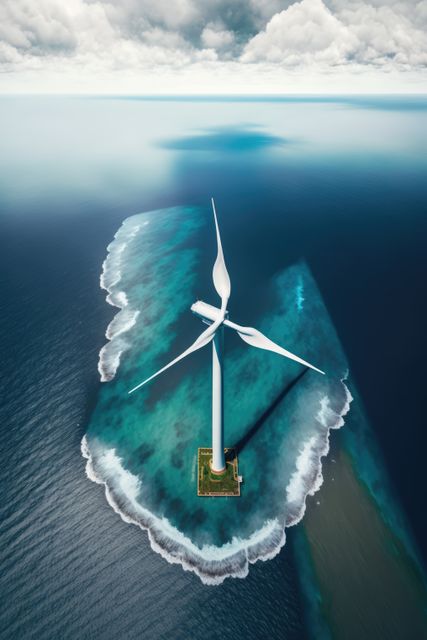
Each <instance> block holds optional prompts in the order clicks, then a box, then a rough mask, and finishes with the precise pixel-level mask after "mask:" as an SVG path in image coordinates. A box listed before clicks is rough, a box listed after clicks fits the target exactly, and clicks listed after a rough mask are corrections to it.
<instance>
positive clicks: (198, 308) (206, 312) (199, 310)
mask: <svg viewBox="0 0 427 640" xmlns="http://www.w3.org/2000/svg"><path fill="white" fill-rule="evenodd" d="M191 311H192V312H193V313H194V315H196V316H197V317H198V318H200V319H201V320H202V321H203V322H204V323H205V324H212V322H217V321H218V320H220V319H221V320H222V315H223V314H222V313H221V309H218V307H214V306H213V305H212V304H208V303H207V302H203V301H202V300H197V302H195V303H194V304H192V305H191ZM224 316H225V318H226V317H227V316H228V311H225V312H224Z"/></svg>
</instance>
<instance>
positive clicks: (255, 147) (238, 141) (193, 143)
mask: <svg viewBox="0 0 427 640" xmlns="http://www.w3.org/2000/svg"><path fill="white" fill-rule="evenodd" d="M287 143H289V141H288V140H285V139H284V138H281V137H279V136H274V135H272V134H269V133H265V132H263V131H261V130H257V129H254V128H250V127H246V128H245V127H242V126H241V125H239V126H236V127H221V128H217V129H213V130H212V131H208V132H207V133H205V134H197V135H194V136H187V137H183V138H175V139H172V140H167V141H163V142H162V143H160V144H161V146H162V147H164V148H165V149H174V150H177V151H196V152H197V151H213V152H217V153H250V152H254V151H261V150H263V149H266V148H269V147H274V146H281V145H284V144H287Z"/></svg>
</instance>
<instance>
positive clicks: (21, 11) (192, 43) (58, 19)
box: [0, 0, 427, 89]
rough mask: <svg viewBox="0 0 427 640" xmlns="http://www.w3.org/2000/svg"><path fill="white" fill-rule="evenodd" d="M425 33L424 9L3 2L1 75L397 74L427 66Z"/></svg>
mask: <svg viewBox="0 0 427 640" xmlns="http://www.w3.org/2000/svg"><path fill="white" fill-rule="evenodd" d="M426 27H427V0H420V1H419V2H413V1H411V0H299V1H297V2H295V1H292V0H204V1H203V2H200V1H199V0H117V1H113V0H67V2H63V1H62V0H2V1H1V3H0V71H2V72H3V75H2V78H3V79H4V78H12V77H13V78H14V81H15V80H16V79H17V78H19V76H20V74H21V76H23V75H24V74H25V76H26V78H28V77H32V78H33V83H37V78H39V79H42V77H43V74H44V73H47V71H49V73H51V72H52V73H53V72H55V73H61V74H63V75H67V74H68V75H69V76H70V77H71V75H73V74H74V75H76V74H77V73H78V72H79V71H81V70H82V69H84V70H85V72H86V73H87V74H90V73H92V74H100V73H105V74H108V73H115V72H117V71H125V72H127V73H129V74H133V75H137V74H138V73H139V74H142V75H144V74H145V76H144V77H148V76H147V74H149V73H151V74H152V75H155V74H158V75H159V74H160V75H161V74H164V73H166V70H167V69H169V70H174V73H176V72H177V69H180V73H182V75H186V77H189V75H191V72H192V70H193V69H195V70H197V73H198V74H199V76H198V77H200V73H206V74H209V73H212V74H214V75H215V74H216V77H219V76H220V75H221V74H223V75H224V74H225V76H226V77H229V76H230V74H231V75H232V74H234V77H237V76H239V77H245V78H247V77H249V75H250V74H252V76H253V77H255V76H254V74H258V78H259V82H260V83H261V84H262V81H263V78H266V77H267V76H269V75H270V76H271V77H272V76H273V75H274V74H275V73H276V71H277V70H280V69H288V70H292V73H293V72H294V71H295V73H297V71H298V69H304V70H305V71H304V73H306V72H307V69H310V70H313V69H317V70H320V71H321V72H326V73H331V72H332V71H333V70H334V69H335V70H336V69H337V68H346V69H347V70H348V71H349V72H352V71H353V70H354V71H356V70H357V72H358V73H360V72H361V70H363V69H365V70H376V71H379V70H381V69H382V70H384V71H387V72H388V73H389V72H391V71H395V70H397V71H399V72H402V73H403V72H405V71H406V72H409V71H414V70H415V71H416V70H419V69H422V68H425V66H426V65H427V42H426ZM161 69H163V71H161ZM32 71H34V74H33V76H31V72H32ZM290 72H291V71H290ZM36 73H37V75H36ZM16 81H17V80H16ZM41 81H42V80H40V82H41ZM224 88H225V89H227V87H224Z"/></svg>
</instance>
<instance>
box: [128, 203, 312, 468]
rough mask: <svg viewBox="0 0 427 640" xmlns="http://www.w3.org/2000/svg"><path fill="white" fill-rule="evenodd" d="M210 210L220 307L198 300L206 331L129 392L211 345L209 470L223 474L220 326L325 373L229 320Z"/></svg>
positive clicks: (227, 279)
mask: <svg viewBox="0 0 427 640" xmlns="http://www.w3.org/2000/svg"><path fill="white" fill-rule="evenodd" d="M212 209H213V215H214V220H215V228H216V239H217V245H218V253H217V257H216V260H215V264H214V267H213V271H212V276H213V283H214V286H215V289H216V291H217V293H218V294H219V296H220V297H221V308H220V309H218V308H217V307H213V306H212V305H210V304H207V303H206V302H202V301H201V300H198V301H197V302H195V303H194V304H193V305H192V306H191V310H192V312H193V313H195V314H196V315H197V316H199V317H200V318H201V319H202V321H203V322H204V323H205V324H208V325H209V326H208V328H207V329H205V331H203V333H201V334H200V336H199V337H198V338H197V340H195V341H194V342H193V344H192V345H191V346H190V347H188V349H186V350H185V351H184V352H183V353H181V355H179V356H178V357H177V358H175V359H174V360H172V362H169V364H167V365H166V366H164V367H163V368H162V369H160V370H159V371H157V372H156V373H154V374H153V375H152V376H150V377H149V378H147V379H146V380H144V381H143V382H141V383H140V384H138V385H137V386H136V387H134V388H133V389H131V390H130V391H129V393H133V392H134V391H136V390H137V389H139V388H140V387H142V386H143V385H145V384H147V382H150V380H152V379H153V378H155V377H156V376H158V375H160V374H161V373H163V371H166V369H169V367H172V366H173V365H174V364H176V363H177V362H179V361H180V360H182V359H183V358H185V357H186V356H188V355H190V353H193V351H197V350H198V349H201V348H202V347H205V346H206V345H207V344H209V342H212V463H211V468H212V471H213V472H214V473H218V474H220V473H222V472H223V471H224V470H225V467H226V465H225V455H224V425H223V415H224V412H223V399H222V396H223V367H222V351H223V349H222V343H223V327H224V326H226V327H229V328H230V329H234V330H235V331H237V333H238V334H239V336H240V337H241V338H242V340H244V341H245V342H247V343H248V344H250V345H251V346H252V347H258V349H265V350H267V351H273V352H274V353H278V354H279V355H281V356H285V357H286V358H290V359H291V360H295V362H299V363H300V364H302V365H304V366H306V367H310V369H314V371H318V372H319V373H322V374H324V371H321V370H320V369H317V367H314V366H313V365H312V364H310V363H309V362H306V361H305V360H303V359H302V358H299V357H298V356H295V355H294V354H293V353H291V352H290V351H287V350H286V349H283V347H280V346H279V345H278V344H276V343H275V342H273V341H272V340H270V339H269V338H267V337H266V336H265V335H263V334H262V333H261V332H260V331H258V330H257V329H253V328H252V327H241V326H240V325H239V324H236V323H235V322H231V320H228V312H227V303H228V299H229V297H230V291H231V284H230V277H229V275H228V272H227V268H226V266H225V260H224V254H223V251H222V244H221V236H220V233H219V227H218V220H217V217H216V210H215V203H214V200H213V198H212Z"/></svg>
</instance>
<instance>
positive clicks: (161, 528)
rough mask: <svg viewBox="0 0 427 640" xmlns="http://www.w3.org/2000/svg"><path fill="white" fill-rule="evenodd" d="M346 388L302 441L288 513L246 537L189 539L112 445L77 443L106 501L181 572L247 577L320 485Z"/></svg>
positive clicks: (276, 548)
mask: <svg viewBox="0 0 427 640" xmlns="http://www.w3.org/2000/svg"><path fill="white" fill-rule="evenodd" d="M341 382H342V384H343V387H344V390H345V402H344V404H343V406H342V408H341V410H340V411H339V412H338V413H336V412H335V411H333V410H332V409H331V408H330V406H329V404H330V403H329V398H328V397H327V396H324V397H323V398H322V399H321V401H320V405H321V406H320V409H319V412H318V414H317V416H316V418H317V420H318V421H319V423H320V424H321V425H322V427H324V431H323V433H322V434H321V435H320V436H319V437H318V438H316V437H315V436H312V437H311V438H310V439H309V440H307V442H305V443H304V445H303V447H302V449H301V451H300V453H299V455H298V457H297V460H296V469H295V471H294V473H293V474H292V476H291V480H290V482H289V484H288V486H287V487H286V503H287V504H286V507H287V513H288V515H287V517H286V519H285V521H284V522H283V521H282V522H281V521H279V519H278V518H275V519H273V520H269V521H267V522H265V523H264V525H263V526H262V527H261V528H260V529H258V530H256V531H255V532H254V533H253V534H252V535H251V536H249V537H248V538H246V539H242V538H239V537H234V538H233V539H232V541H231V542H228V543H226V544H224V545H222V546H215V545H204V546H202V547H201V548H200V547H198V546H197V545H195V544H194V543H193V542H192V540H191V539H190V538H188V537H187V536H185V535H184V534H183V533H182V532H181V531H179V530H178V529H177V528H176V527H174V526H173V525H172V524H171V523H170V522H169V520H168V519H167V518H165V517H163V518H159V517H157V516H156V515H154V514H153V513H151V512H150V511H149V510H148V509H145V508H144V507H142V506H141V504H140V503H139V502H138V495H139V493H140V488H141V480H140V479H139V478H138V477H137V476H135V475H133V474H132V473H130V472H129V471H127V470H126V469H125V468H124V467H123V464H122V460H121V459H120V458H119V456H118V455H117V454H116V451H115V450H114V449H105V448H104V447H103V446H102V445H101V444H100V443H98V442H93V443H91V445H90V446H89V443H88V440H87V438H86V436H84V437H83V439H82V442H81V452H82V456H83V457H84V458H85V459H86V461H87V462H86V475H87V477H88V478H89V480H91V481H92V482H95V483H97V484H101V485H103V486H104V488H105V496H106V499H107V502H108V504H109V505H110V506H111V507H112V508H113V509H114V511H115V512H116V513H117V514H118V515H120V517H121V518H122V520H123V521H124V522H126V523H128V524H134V525H137V526H139V527H140V528H141V529H143V530H144V531H146V532H147V534H148V539H149V542H150V546H151V548H152V549H153V551H155V552H156V553H159V554H160V555H161V556H162V557H163V558H165V560H167V561H168V562H170V563H171V564H180V565H181V566H182V568H183V569H184V570H185V571H192V572H194V573H195V574H196V575H197V576H198V577H199V578H200V579H201V581H202V582H203V583H204V584H207V585H219V584H221V583H222V582H223V581H224V580H225V579H226V578H228V577H230V578H245V577H246V576H247V575H248V572H249V565H250V564H254V563H255V562H257V561H258V560H263V561H266V560H271V559H272V558H274V557H275V556H276V555H277V554H278V553H279V552H280V550H281V548H282V547H283V546H284V545H285V543H286V527H290V526H293V525H296V524H298V522H300V520H301V519H302V518H303V516H304V513H305V509H306V499H307V496H313V495H314V494H315V493H316V492H317V491H318V490H319V489H320V487H321V486H322V483H323V476H322V462H321V461H322V458H323V457H324V456H326V455H327V454H328V451H329V434H330V430H331V429H339V428H340V427H342V426H343V425H344V416H345V415H346V414H347V413H348V411H349V410H350V403H351V401H352V399H353V398H352V395H351V393H350V391H349V389H348V387H347V386H346V385H345V383H344V379H343V380H342V381H341Z"/></svg>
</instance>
